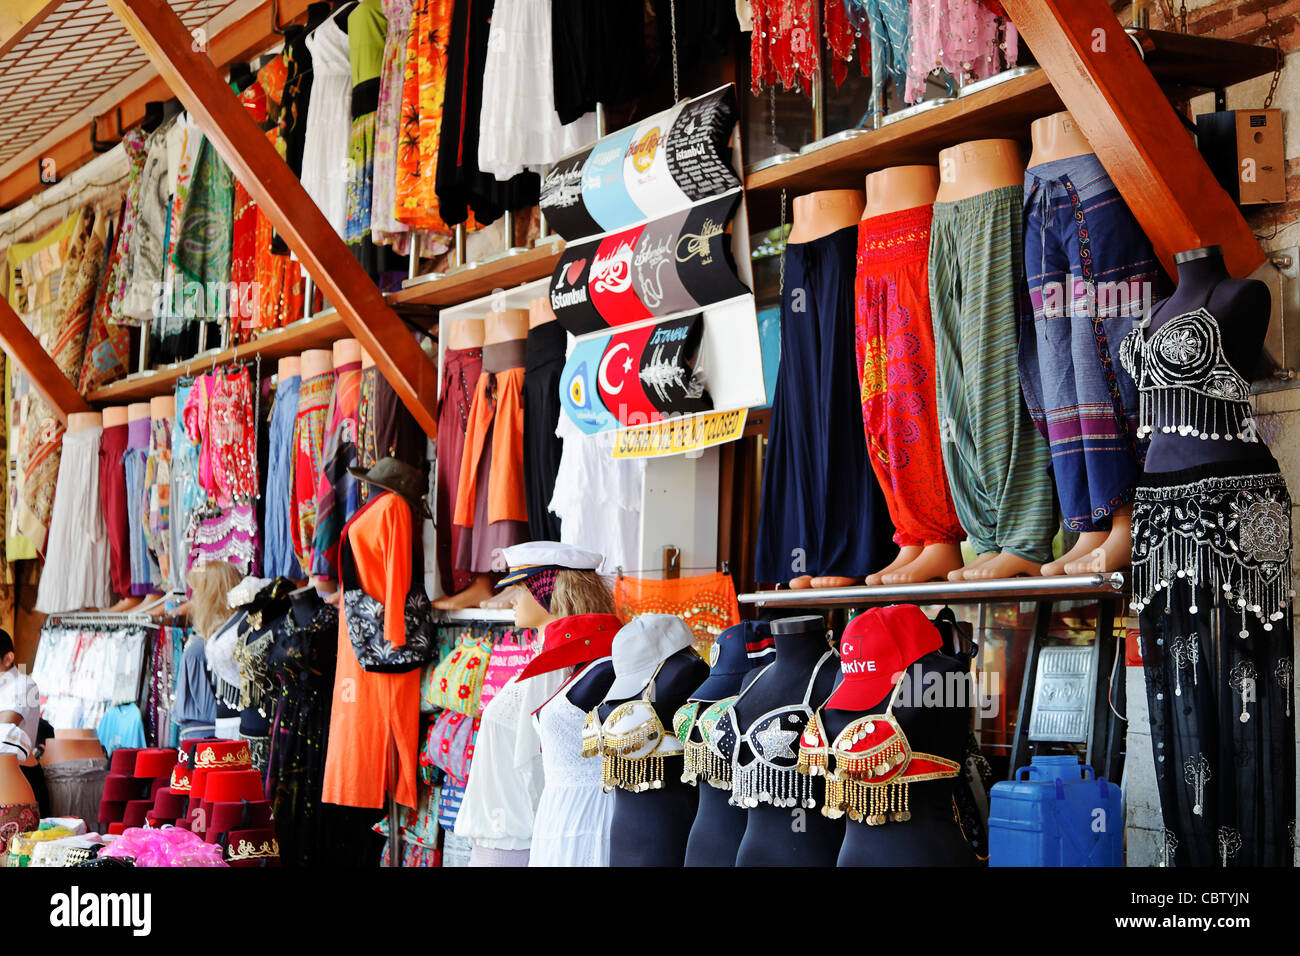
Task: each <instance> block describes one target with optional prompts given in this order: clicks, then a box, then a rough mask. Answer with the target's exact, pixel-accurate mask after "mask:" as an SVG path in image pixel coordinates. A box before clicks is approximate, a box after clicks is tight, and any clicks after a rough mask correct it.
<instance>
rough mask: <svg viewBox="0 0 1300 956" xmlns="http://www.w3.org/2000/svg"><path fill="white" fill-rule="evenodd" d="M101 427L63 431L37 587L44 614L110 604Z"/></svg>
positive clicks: (39, 605) (37, 596)
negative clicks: (101, 484)
mask: <svg viewBox="0 0 1300 956" xmlns="http://www.w3.org/2000/svg"><path fill="white" fill-rule="evenodd" d="M103 431H104V430H103V429H102V428H99V427H95V428H87V429H84V430H82V431H79V432H74V433H72V434H67V435H64V437H63V458H62V460H61V461H60V462H59V484H58V491H57V493H56V494H55V497H54V514H53V516H52V518H51V519H50V543H49V547H48V548H47V549H46V552H45V568H46V569H47V570H45V571H43V572H42V574H41V581H40V585H39V586H38V588H37V591H36V610H38V611H40V612H41V613H42V614H53V613H54V612H55V611H76V610H80V609H81V608H86V607H108V606H109V605H110V604H112V603H113V598H112V591H111V589H110V588H109V580H108V579H109V558H108V529H107V526H106V525H105V522H104V514H103V510H102V504H101V500H100V494H99V448H100V438H101V437H102V435H103Z"/></svg>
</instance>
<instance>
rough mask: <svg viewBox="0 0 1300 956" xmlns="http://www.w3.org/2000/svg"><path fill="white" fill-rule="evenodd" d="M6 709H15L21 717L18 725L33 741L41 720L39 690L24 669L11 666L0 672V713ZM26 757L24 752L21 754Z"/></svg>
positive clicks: (5, 750) (1, 746)
mask: <svg viewBox="0 0 1300 956" xmlns="http://www.w3.org/2000/svg"><path fill="white" fill-rule="evenodd" d="M6 710H12V711H16V712H17V713H18V714H19V715H20V716H21V719H20V721H19V723H18V727H19V728H20V729H21V730H22V731H23V733H25V734H26V735H27V739H28V740H29V741H30V742H32V743H35V742H36V734H37V730H38V727H39V725H40V722H41V692H40V689H39V688H38V687H37V686H36V681H34V680H32V678H31V677H30V675H28V674H27V672H26V671H23V670H20V669H19V668H18V667H11V668H9V670H7V671H5V672H4V673H3V674H0V713H4V712H5V711H6ZM0 749H3V750H4V752H9V751H10V748H8V747H3V745H0ZM21 756H22V757H24V758H25V757H26V756H27V755H26V754H22V755H21Z"/></svg>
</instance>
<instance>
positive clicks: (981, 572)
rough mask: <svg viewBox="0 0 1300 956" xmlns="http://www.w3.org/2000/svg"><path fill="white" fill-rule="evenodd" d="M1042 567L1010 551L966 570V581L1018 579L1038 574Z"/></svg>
mask: <svg viewBox="0 0 1300 956" xmlns="http://www.w3.org/2000/svg"><path fill="white" fill-rule="evenodd" d="M1042 569H1043V566H1042V565H1041V564H1039V563H1038V562H1037V561H1030V560H1029V559H1028V558H1022V557H1020V555H1018V554H1012V553H1011V552H1010V551H1003V552H1002V553H1001V554H998V555H995V556H994V557H993V558H992V559H990V560H988V561H985V562H984V563H983V564H981V565H980V566H979V567H971V568H967V569H966V578H965V580H967V581H990V580H994V579H996V578H1018V577H1023V576H1024V575H1026V574H1039V573H1040V572H1041V571H1042Z"/></svg>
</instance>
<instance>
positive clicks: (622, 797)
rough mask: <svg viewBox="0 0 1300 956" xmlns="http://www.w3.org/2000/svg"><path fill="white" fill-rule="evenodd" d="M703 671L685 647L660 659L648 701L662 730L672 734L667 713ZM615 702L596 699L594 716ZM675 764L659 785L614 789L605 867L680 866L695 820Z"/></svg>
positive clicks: (672, 761) (677, 760) (692, 801)
mask: <svg viewBox="0 0 1300 956" xmlns="http://www.w3.org/2000/svg"><path fill="white" fill-rule="evenodd" d="M611 669H612V660H611ZM708 675H709V667H708V665H707V664H705V663H704V661H702V660H700V657H699V655H698V654H696V653H695V652H694V651H693V650H691V649H690V648H686V649H684V650H680V651H678V652H677V653H675V654H673V655H672V656H671V657H669V658H668V659H667V660H666V661H664V664H663V667H662V668H661V669H660V671H659V676H658V677H657V678H656V679H655V682H654V683H655V688H654V689H655V693H654V700H653V703H654V709H655V713H656V714H658V715H659V721H660V723H661V724H662V726H663V727H664V728H665V730H666V731H667V732H668V733H672V721H673V714H674V713H675V712H676V711H677V708H678V707H680V706H681V705H682V704H684V703H686V698H687V697H689V696H690V694H691V691H693V690H694V689H695V688H697V687H699V686H700V684H701V683H702V682H703V681H704V679H705V678H706V677H708ZM638 696H639V695H638ZM620 703H622V701H608V702H605V703H602V704H601V705H600V707H599V708H598V710H597V715H598V716H599V717H600V719H601V720H604V719H605V718H606V717H608V716H609V714H610V712H611V711H612V710H613V709H614V708H615V707H616V706H617V705H618V704H620ZM592 759H595V758H592ZM681 768H682V760H681V757H672V758H669V759H668V760H667V769H666V770H665V774H664V785H663V787H661V788H658V789H651V790H646V791H644V792H642V793H633V792H631V791H629V790H624V789H622V788H619V789H616V790H615V791H614V795H613V798H614V820H613V823H612V824H611V825H610V832H609V862H610V865H611V866H681V865H682V860H683V859H684V858H685V855H686V839H687V837H688V836H689V835H690V830H691V824H692V822H694V820H695V810H696V805H697V800H696V796H695V793H694V792H693V791H692V790H691V788H690V787H688V786H687V785H686V784H684V783H682V781H681Z"/></svg>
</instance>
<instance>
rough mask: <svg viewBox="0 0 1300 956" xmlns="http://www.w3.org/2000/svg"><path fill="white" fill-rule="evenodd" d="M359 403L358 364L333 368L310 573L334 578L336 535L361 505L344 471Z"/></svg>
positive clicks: (352, 461) (353, 449)
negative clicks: (331, 392) (331, 393)
mask: <svg viewBox="0 0 1300 956" xmlns="http://www.w3.org/2000/svg"><path fill="white" fill-rule="evenodd" d="M360 401H361V363H360V362H359V361H358V362H349V363H348V364H346V365H340V366H337V367H335V369H334V394H333V395H332V396H331V397H330V409H329V413H328V417H327V419H326V421H327V425H326V428H325V440H324V443H323V445H322V446H321V462H320V477H319V478H318V480H317V482H316V531H315V533H314V535H313V536H312V559H311V573H312V574H318V575H321V576H323V577H327V578H333V577H336V576H337V575H338V555H337V549H338V543H339V534H340V532H342V530H343V525H345V524H346V523H347V521H348V519H349V518H351V517H352V515H353V514H355V513H356V510H357V507H358V505H360V503H361V490H360V485H359V483H358V482H357V480H356V479H355V478H353V477H352V475H351V474H349V473H348V469H349V468H351V467H353V466H355V465H356V463H357V408H358V405H359V404H360Z"/></svg>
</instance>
